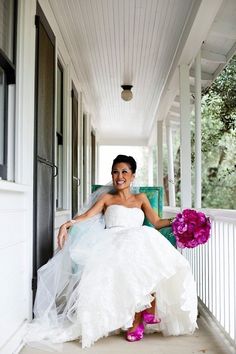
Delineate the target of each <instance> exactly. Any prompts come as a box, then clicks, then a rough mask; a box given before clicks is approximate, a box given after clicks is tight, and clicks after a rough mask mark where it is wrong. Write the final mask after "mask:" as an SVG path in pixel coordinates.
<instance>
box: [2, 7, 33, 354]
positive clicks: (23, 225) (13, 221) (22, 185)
mask: <svg viewBox="0 0 236 354" xmlns="http://www.w3.org/2000/svg"><path fill="white" fill-rule="evenodd" d="M18 4H19V12H18V29H17V36H18V39H19V40H18V42H17V75H16V88H15V93H16V100H15V125H16V129H15V132H14V133H15V134H12V135H11V136H12V138H10V144H11V149H13V147H14V145H15V163H14V164H13V161H12V160H11V161H10V165H11V175H12V174H13V172H14V171H15V181H16V183H13V182H6V181H0V225H1V232H0V279H1V291H0V328H1V331H0V351H1V352H3V353H4V354H8V353H13V351H14V350H15V348H17V346H18V345H19V343H20V340H21V336H22V334H23V328H24V326H23V325H24V322H25V320H26V318H28V317H29V316H30V314H31V311H32V305H31V290H30V286H31V284H30V283H31V271H32V251H31V250H32V234H33V233H32V230H33V202H32V201H33V119H34V61H35V57H34V48H35V25H34V15H35V9H36V3H35V2H34V1H29V0H26V1H23V0H21V1H19V2H18ZM11 111H12V110H11ZM14 137H15V139H13V138H14ZM13 155H14V154H11V156H13ZM13 165H14V166H13ZM12 177H13V176H11V177H10V179H12Z"/></svg>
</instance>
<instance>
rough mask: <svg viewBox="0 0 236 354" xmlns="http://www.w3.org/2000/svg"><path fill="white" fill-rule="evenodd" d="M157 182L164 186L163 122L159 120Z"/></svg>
mask: <svg viewBox="0 0 236 354" xmlns="http://www.w3.org/2000/svg"><path fill="white" fill-rule="evenodd" d="M157 184H158V186H163V122H162V121H158V122H157Z"/></svg>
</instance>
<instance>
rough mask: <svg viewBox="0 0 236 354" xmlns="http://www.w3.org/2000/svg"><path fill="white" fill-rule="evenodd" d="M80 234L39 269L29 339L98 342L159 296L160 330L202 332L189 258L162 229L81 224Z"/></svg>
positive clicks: (85, 344)
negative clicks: (166, 236) (168, 238)
mask: <svg viewBox="0 0 236 354" xmlns="http://www.w3.org/2000/svg"><path fill="white" fill-rule="evenodd" d="M98 225H99V226H98ZM79 234H80V237H79V238H78V237H77V235H78V228H77V227H76V226H75V227H73V230H72V232H71V234H70V237H69V240H68V241H67V243H66V245H65V247H64V248H63V250H61V251H59V252H58V253H57V254H56V255H55V256H54V257H53V258H52V259H51V260H50V261H49V262H48V263H47V264H46V265H45V266H43V267H42V268H41V269H40V270H39V273H38V278H39V286H38V291H37V297H36V302H35V309H34V310H35V317H36V318H35V320H34V321H33V323H32V324H31V325H30V327H29V332H28V334H27V336H26V339H25V340H26V342H28V343H31V344H32V343H34V344H36V346H43V344H46V345H47V346H48V347H50V346H51V347H52V348H54V349H55V348H56V347H55V345H54V344H55V343H63V342H66V341H71V340H74V339H78V338H79V339H81V342H82V347H90V346H91V345H92V344H93V343H94V342H95V341H96V340H98V339H99V338H102V337H104V336H107V335H109V334H110V333H112V332H113V331H116V330H117V329H120V328H122V329H127V328H129V327H131V326H132V322H133V319H134V315H135V312H139V311H142V310H144V309H145V308H148V307H150V306H151V302H152V300H153V296H155V297H156V300H157V301H156V306H157V308H156V311H157V313H158V316H159V317H160V318H161V323H160V324H157V325H152V326H151V327H152V330H157V331H161V332H162V333H163V334H164V335H181V334H191V333H192V332H193V331H194V329H195V328H196V327H197V324H196V318H197V296H196V286H195V282H194V280H193V276H192V273H191V269H190V266H189V263H188V261H187V260H186V259H185V258H184V257H183V256H182V255H181V254H180V253H179V252H178V251H177V250H176V249H175V248H174V247H173V246H172V245H171V244H170V243H169V242H168V241H167V240H166V239H165V238H164V237H163V236H162V235H161V234H160V233H159V232H158V231H156V230H154V229H153V228H150V227H147V226H140V227H136V228H124V227H123V228H119V227H114V228H111V229H104V225H103V222H102V221H101V220H98V223H97V225H96V227H95V225H93V224H91V226H90V229H89V232H88V230H87V231H86V233H84V234H83V232H81V225H80V232H79ZM75 240H76V241H75ZM37 343H38V344H39V345H37Z"/></svg>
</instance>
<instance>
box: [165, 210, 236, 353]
mask: <svg viewBox="0 0 236 354" xmlns="http://www.w3.org/2000/svg"><path fill="white" fill-rule="evenodd" d="M174 211H175V212H176V211H177V209H176V208H175V210H174V209H173V208H165V213H166V214H170V213H171V214H173V213H174ZM202 211H203V212H205V213H206V214H207V215H208V216H209V217H210V218H211V221H212V229H211V237H210V239H209V241H208V242H207V243H206V244H205V245H201V246H198V247H196V248H194V249H183V250H182V254H183V255H184V256H185V257H186V258H187V259H188V260H189V262H190V264H191V267H192V271H193V274H194V277H195V280H196V283H197V293H198V296H199V299H200V301H199V303H200V305H201V306H202V307H203V308H204V310H205V311H206V312H207V313H208V315H209V316H210V317H211V318H212V319H213V320H214V322H215V323H216V324H217V325H218V326H219V327H220V329H221V330H222V332H223V333H224V335H225V336H226V337H227V338H228V340H229V341H230V343H231V345H232V346H233V347H234V348H235V349H236V210H235V211H234V210H219V209H216V210H213V209H210V210H209V209H208V210H206V209H203V210H202Z"/></svg>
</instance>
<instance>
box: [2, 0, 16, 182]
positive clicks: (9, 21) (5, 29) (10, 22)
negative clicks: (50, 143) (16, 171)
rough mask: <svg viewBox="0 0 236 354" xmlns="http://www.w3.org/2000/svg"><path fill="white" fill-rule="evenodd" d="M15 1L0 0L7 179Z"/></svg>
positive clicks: (3, 145)
mask: <svg viewBox="0 0 236 354" xmlns="http://www.w3.org/2000/svg"><path fill="white" fill-rule="evenodd" d="M15 30H16V1H15V0H0V178H3V179H7V158H8V156H7V144H8V139H7V136H8V111H9V109H8V108H9V107H8V100H9V85H11V84H15Z"/></svg>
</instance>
